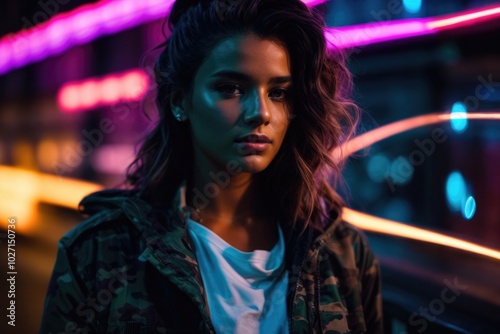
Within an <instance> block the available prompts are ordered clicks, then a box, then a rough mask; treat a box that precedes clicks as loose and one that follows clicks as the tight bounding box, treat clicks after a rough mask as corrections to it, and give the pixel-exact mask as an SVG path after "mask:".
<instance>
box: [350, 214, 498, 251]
mask: <svg viewBox="0 0 500 334" xmlns="http://www.w3.org/2000/svg"><path fill="white" fill-rule="evenodd" d="M342 218H343V219H344V220H345V221H346V222H348V223H351V224H353V225H355V226H357V227H359V228H361V229H363V230H365V231H370V232H375V233H381V234H387V235H393V236H396V237H401V238H408V239H413V240H418V241H423V242H428V243H432V244H437V245H441V246H446V247H451V248H456V249H461V250H464V251H467V252H471V253H475V254H479V255H484V256H488V257H491V258H494V259H497V260H500V251H497V250H494V249H491V248H488V247H484V246H480V245H477V244H474V243H472V242H468V241H465V240H461V239H458V238H454V237H450V236H447V235H445V234H441V233H437V232H432V231H429V230H426V229H423V228H419V227H414V226H409V225H407V224H404V223H400V222H396V221H392V220H388V219H383V218H379V217H375V216H372V215H368V214H365V213H361V212H358V211H355V210H352V209H349V208H344V209H343V211H342Z"/></svg>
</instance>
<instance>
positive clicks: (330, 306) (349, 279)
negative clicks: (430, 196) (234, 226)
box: [40, 190, 383, 334]
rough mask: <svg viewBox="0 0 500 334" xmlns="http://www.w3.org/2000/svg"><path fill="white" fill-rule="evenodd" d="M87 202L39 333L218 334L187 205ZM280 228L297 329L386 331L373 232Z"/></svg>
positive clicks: (59, 264)
mask: <svg viewBox="0 0 500 334" xmlns="http://www.w3.org/2000/svg"><path fill="white" fill-rule="evenodd" d="M81 204H82V205H83V206H84V212H86V213H88V214H91V217H90V218H89V219H87V220H86V221H85V222H83V223H81V224H79V225H78V226H76V227H75V228H74V229H73V230H71V231H70V232H68V233H67V234H66V235H65V236H64V237H63V238H62V239H61V240H60V242H59V250H58V254H57V259H56V264H55V267H54V271H53V274H52V278H51V281H50V284H49V288H48V292H47V297H46V300H45V306H44V314H43V318H42V326H41V330H40V333H42V334H47V333H53V334H56V333H58V334H59V333H215V330H214V328H213V325H212V322H211V317H210V310H209V308H208V304H207V300H206V295H205V287H204V285H203V281H202V278H201V275H200V271H199V267H198V263H197V261H196V256H195V253H194V251H193V249H192V247H191V246H190V241H189V233H187V231H186V229H185V226H186V221H185V218H184V216H183V215H182V213H181V211H180V210H179V207H178V206H177V205H178V202H177V203H175V204H174V205H172V208H171V209H170V210H159V209H158V208H155V207H153V206H152V205H150V204H149V203H147V202H145V201H143V200H141V199H139V198H136V197H134V196H132V195H131V194H130V193H128V192H125V191H121V190H106V191H101V192H98V193H95V194H92V195H91V196H89V197H86V198H85V199H84V200H83V201H82V203H81ZM332 215H333V213H332ZM334 218H335V216H334ZM281 225H282V229H283V231H284V235H285V236H287V235H288V236H290V237H289V238H288V239H285V240H286V244H285V245H286V246H285V247H286V254H285V258H286V267H287V270H288V274H289V288H288V292H287V297H286V300H287V305H286V308H287V314H288V317H289V318H288V321H289V328H290V331H291V332H292V333H365V332H366V333H383V330H382V307H381V296H380V276H379V269H378V263H377V261H376V259H375V258H374V256H373V253H372V251H371V250H370V248H369V246H368V244H367V242H366V240H365V237H364V235H363V234H362V233H360V231H358V230H357V229H356V228H355V227H353V226H351V225H349V224H347V223H346V222H343V221H342V220H341V219H340V218H335V219H334V220H332V222H331V223H330V226H329V227H328V228H327V229H326V232H324V233H319V232H317V231H316V230H313V229H307V230H306V231H305V233H303V234H299V233H297V232H294V231H292V230H290V228H289V227H288V226H287V225H286V224H281Z"/></svg>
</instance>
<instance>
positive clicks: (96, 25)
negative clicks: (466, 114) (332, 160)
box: [0, 0, 500, 74]
mask: <svg viewBox="0 0 500 334" xmlns="http://www.w3.org/2000/svg"><path fill="white" fill-rule="evenodd" d="M302 1H303V2H304V3H306V4H307V5H308V6H314V5H317V4H319V3H322V2H325V1H326V0H302ZM173 2H174V0H140V1H139V0H120V1H118V0H102V1H100V2H98V3H95V4H91V5H85V6H82V7H80V8H78V9H76V10H74V11H72V12H69V13H63V14H59V15H56V16H54V17H53V18H52V19H50V20H49V21H47V22H46V23H43V24H40V25H38V26H36V27H34V28H32V29H28V30H25V31H22V32H19V33H17V34H10V35H7V36H4V37H2V38H1V39H0V74H3V73H6V72H8V71H10V70H13V69H15V68H19V67H22V66H25V65H27V64H29V63H32V62H35V61H39V60H42V59H44V58H47V57H49V56H52V55H55V54H58V53H61V52H63V51H65V50H67V49H69V48H71V47H72V46H75V45H80V44H84V43H87V42H90V41H92V40H94V39H96V38H98V37H100V36H104V35H109V34H113V33H116V32H119V31H122V30H125V29H129V28H132V27H134V26H137V25H140V24H143V23H146V22H149V21H152V20H156V19H159V18H162V17H165V16H166V15H167V13H168V12H169V9H170V7H171V5H172V3H173ZM498 17H500V6H492V7H489V8H483V9H479V10H473V11H468V12H465V13H458V14H454V15H448V16H445V17H439V18H432V19H417V20H401V21H391V22H376V23H368V24H363V25H358V26H351V27H340V28H329V29H327V31H325V34H326V38H327V39H328V41H330V42H331V43H334V44H336V45H337V46H339V47H342V48H347V47H354V46H361V45H366V44H373V43H379V42H384V41H389V40H395V39H401V38H408V37H412V36H419V35H426V34H431V33H435V32H437V31H439V30H442V29H453V28H457V27H460V26H464V25H468V24H474V23H477V22H482V21H487V20H493V19H496V18H498Z"/></svg>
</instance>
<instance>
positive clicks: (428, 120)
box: [332, 112, 500, 161]
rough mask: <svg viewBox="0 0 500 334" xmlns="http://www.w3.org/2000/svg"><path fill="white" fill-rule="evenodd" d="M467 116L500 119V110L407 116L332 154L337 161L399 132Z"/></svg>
mask: <svg viewBox="0 0 500 334" xmlns="http://www.w3.org/2000/svg"><path fill="white" fill-rule="evenodd" d="M457 118H466V119H482V120H500V112H484V113H463V114H460V115H457V114H451V113H441V114H427V115H421V116H415V117H411V118H407V119H404V120H401V121H397V122H394V123H390V124H386V125H384V126H381V127H378V128H376V129H373V130H371V131H368V132H365V133H363V134H361V135H359V136H357V137H355V138H353V139H351V140H349V141H348V142H346V143H345V144H344V145H342V146H340V147H337V148H335V149H334V150H333V151H332V156H333V158H334V159H335V161H341V160H343V159H344V158H347V157H349V156H350V155H351V154H353V153H355V152H357V151H359V150H362V149H365V148H367V147H369V146H371V145H373V144H375V143H376V142H379V141H381V140H384V139H386V138H389V137H391V136H394V135H397V134H399V133H402V132H405V131H408V130H413V129H416V128H419V127H423V126H427V125H431V124H436V123H441V122H446V121H450V120H451V119H457Z"/></svg>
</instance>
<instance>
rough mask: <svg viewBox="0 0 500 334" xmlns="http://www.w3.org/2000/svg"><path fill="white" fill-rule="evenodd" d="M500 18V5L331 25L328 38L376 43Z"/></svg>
mask: <svg viewBox="0 0 500 334" xmlns="http://www.w3.org/2000/svg"><path fill="white" fill-rule="evenodd" d="M498 17H500V6H495V7H489V8H486V9H484V8H483V9H479V10H475V11H470V12H467V13H465V14H464V13H460V14H453V15H447V16H443V17H439V18H425V19H414V20H395V21H391V22H372V23H367V24H360V25H356V26H350V27H340V28H327V29H326V31H325V36H326V39H327V40H328V41H330V42H331V43H333V44H334V45H336V46H337V47H341V48H350V47H355V46H361V45H369V44H376V43H381V42H387V41H392V40H398V39H404V38H409V37H414V36H423V35H429V34H435V33H438V32H440V31H444V30H449V29H456V28H460V27H462V26H465V25H472V24H476V23H479V22H483V21H492V20H494V19H497V18H498Z"/></svg>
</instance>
